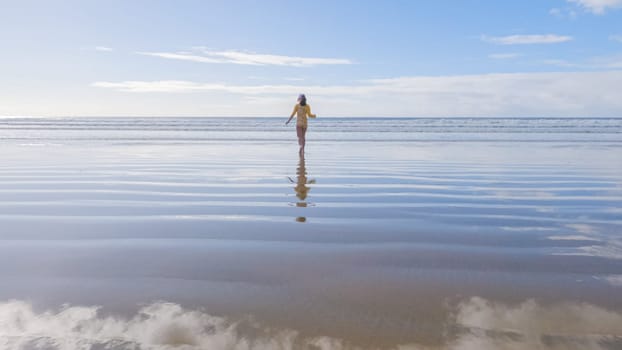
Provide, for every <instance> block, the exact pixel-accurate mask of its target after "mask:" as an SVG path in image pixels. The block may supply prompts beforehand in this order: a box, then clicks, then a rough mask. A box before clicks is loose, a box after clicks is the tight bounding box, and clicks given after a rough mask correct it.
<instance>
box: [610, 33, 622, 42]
mask: <svg viewBox="0 0 622 350" xmlns="http://www.w3.org/2000/svg"><path fill="white" fill-rule="evenodd" d="M609 40H613V41H617V42H619V43H622V34H616V35H610V36H609Z"/></svg>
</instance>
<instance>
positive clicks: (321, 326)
mask: <svg viewBox="0 0 622 350" xmlns="http://www.w3.org/2000/svg"><path fill="white" fill-rule="evenodd" d="M309 142H310V144H309V146H308V150H307V155H306V156H305V158H304V159H302V158H299V157H298V155H297V146H296V145H295V143H288V142H275V143H270V142H264V141H248V142H239V143H236V142H204V143H197V144H188V143H181V144H174V143H172V144H161V143H156V142H153V143H149V142H147V143H143V142H141V143H92V144H88V145H83V144H63V145H43V146H42V145H36V144H26V143H4V144H3V147H2V149H1V150H0V153H1V154H2V158H3V159H4V162H3V164H2V165H1V166H0V193H1V196H2V197H1V199H0V220H2V229H1V233H0V242H1V244H0V278H1V279H2V284H1V287H0V325H2V327H0V345H2V346H4V347H8V348H10V347H15V348H19V347H18V346H22V345H23V346H24V347H25V348H27V346H31V347H32V346H33V345H32V344H34V343H35V342H36V341H38V342H43V343H44V344H47V345H48V346H50V347H51V348H58V349H73V348H80V346H103V345H109V346H113V347H116V348H124V347H131V346H135V347H136V346H138V347H139V348H149V349H151V348H154V349H156V348H157V349H161V348H163V349H168V348H176V347H175V346H178V345H183V344H186V345H187V346H189V348H191V349H194V348H197V349H203V348H231V349H237V348H239V349H243V348H277V347H278V346H282V347H283V348H289V347H290V346H291V347H293V348H313V347H314V346H315V347H319V348H323V349H346V348H397V347H398V346H404V348H406V349H409V348H412V349H428V348H430V349H489V348H490V349H524V348H542V349H615V348H619V346H621V344H622V338H621V337H622V297H620V295H622V232H621V228H622V215H621V214H622V211H621V210H620V208H622V159H621V158H620V157H619V154H620V151H621V149H622V147H621V145H620V143H615V142H611V143H604V144H602V143H599V144H596V143H594V144H592V143H589V142H582V143H566V142H562V141H555V142H542V143H516V142H477V141H469V142H420V143H418V142H399V141H398V142H387V143H379V142H357V141H350V142H331V141H324V142H315V143H314V142H313V138H312V137H310V141H309ZM63 305H64V306H63ZM97 306H99V307H100V308H99V309H98V310H97V311H96V310H95V307H97ZM72 327H73V328H72ZM76 327H77V328H76ZM76 329H79V331H78V330H76ZM20 344H21V345H20ZM85 344H86V345H85ZM158 346H160V347H158ZM85 348H88V347H85Z"/></svg>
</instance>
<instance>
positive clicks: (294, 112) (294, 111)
mask: <svg viewBox="0 0 622 350" xmlns="http://www.w3.org/2000/svg"><path fill="white" fill-rule="evenodd" d="M296 107H298V105H295V106H294V110H293V111H292V115H290V116H289V119H287V121H286V122H285V125H287V124H289V122H290V121H292V118H294V114H296V109H297V108H296Z"/></svg>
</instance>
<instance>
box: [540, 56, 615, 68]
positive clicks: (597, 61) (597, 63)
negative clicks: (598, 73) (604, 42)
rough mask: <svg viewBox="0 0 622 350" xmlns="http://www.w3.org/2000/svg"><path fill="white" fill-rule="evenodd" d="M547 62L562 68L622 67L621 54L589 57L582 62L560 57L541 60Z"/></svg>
mask: <svg viewBox="0 0 622 350" xmlns="http://www.w3.org/2000/svg"><path fill="white" fill-rule="evenodd" d="M542 63H544V64H549V65H553V66H558V67H564V68H580V69H620V68H622V54H618V55H611V56H600V57H591V58H589V59H587V60H585V61H582V62H570V61H566V60H560V59H548V60H544V61H542Z"/></svg>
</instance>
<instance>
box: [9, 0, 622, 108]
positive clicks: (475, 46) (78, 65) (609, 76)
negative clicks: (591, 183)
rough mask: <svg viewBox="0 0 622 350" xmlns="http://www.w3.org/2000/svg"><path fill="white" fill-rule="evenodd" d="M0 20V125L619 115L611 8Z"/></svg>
mask: <svg viewBox="0 0 622 350" xmlns="http://www.w3.org/2000/svg"><path fill="white" fill-rule="evenodd" d="M0 6H1V8H2V10H1V11H0V42H1V43H2V45H3V49H2V54H1V55H0V76H1V77H2V79H1V80H0V115H1V116H135V115H136V116H229V115H230V116H236V115H241V116H283V115H288V114H289V112H290V110H291V107H292V106H293V104H294V103H295V99H296V95H297V94H298V93H300V92H304V93H306V94H307V95H308V98H309V102H310V103H311V105H312V106H313V108H314V112H317V113H318V114H320V115H324V116H415V117H417V116H430V117H436V116H438V117H445V116H469V117H477V116H483V117H489V116H535V117H537V116H568V117H578V116H602V117H607V116H622V97H621V95H620V91H622V0H515V1H498V0H479V1H476V0H460V1H456V0H455V1H447V0H435V1H407V0H401V1H397V0H386V1H350V0H343V1H335V0H332V1H324V0H320V1H317V0H314V1H306V2H300V1H280V0H279V1H271V0H264V1H258V0H257V1H250V0H244V1H237V0H230V1H225V0H222V1H209V0H205V1H183V0H180V1H154V0H152V1H147V0H144V1H128V0H125V1H115V0H111V1H88V0H79V1H74V0H66V1H53V0H50V1H44V0H41V1H30V0H21V1H2V0H0Z"/></svg>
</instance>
